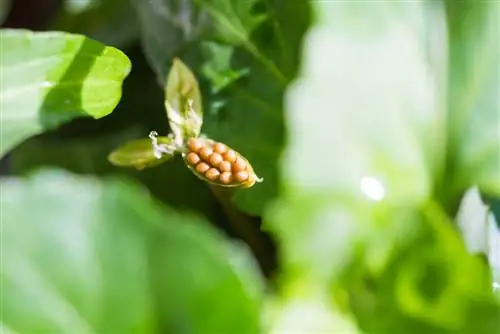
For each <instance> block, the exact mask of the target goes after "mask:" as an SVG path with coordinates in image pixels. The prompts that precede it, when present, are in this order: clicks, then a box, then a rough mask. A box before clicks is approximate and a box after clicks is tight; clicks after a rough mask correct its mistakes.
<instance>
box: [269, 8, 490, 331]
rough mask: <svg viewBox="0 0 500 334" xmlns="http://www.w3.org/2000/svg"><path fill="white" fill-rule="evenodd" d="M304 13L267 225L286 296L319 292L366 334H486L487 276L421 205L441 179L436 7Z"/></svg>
mask: <svg viewBox="0 0 500 334" xmlns="http://www.w3.org/2000/svg"><path fill="white" fill-rule="evenodd" d="M314 8H315V12H316V17H317V22H316V24H315V25H314V27H313V28H312V29H311V30H310V31H309V33H308V35H307V38H306V40H305V42H304V47H303V59H302V69H301V76H300V78H299V79H298V80H297V81H296V82H295V83H294V84H293V86H292V87H291V88H289V89H288V91H287V99H286V111H287V113H286V121H287V126H288V135H289V146H288V148H287V150H286V152H285V154H284V156H283V159H282V160H283V161H282V171H283V179H284V180H283V194H282V195H283V196H282V198H281V199H280V201H278V202H277V203H276V204H275V206H274V207H273V209H272V210H270V211H269V214H268V217H267V220H268V224H267V226H268V228H269V229H271V230H272V231H274V233H275V234H276V235H277V237H278V238H279V240H280V241H281V242H282V262H283V265H284V281H285V282H286V286H288V289H287V290H286V291H287V293H288V296H287V297H288V298H290V295H292V296H294V295H295V296H297V297H296V298H297V299H300V298H304V297H303V296H304V295H306V296H314V295H316V294H323V293H325V291H329V294H330V297H331V301H332V302H334V303H335V304H336V305H337V306H339V307H344V308H345V309H346V310H349V311H351V312H353V313H354V314H355V316H356V318H357V321H358V324H359V326H360V327H361V329H362V330H363V331H364V332H368V333H418V332H425V333H469V332H471V331H472V328H476V329H477V332H480V333H488V331H490V332H491V331H492V330H494V328H495V325H496V324H495V322H496V321H497V317H496V316H497V314H498V312H499V311H500V309H499V308H498V305H497V304H495V302H494V300H493V298H492V294H491V281H490V275H489V273H488V271H487V268H486V266H485V265H484V264H482V263H481V262H479V261H478V260H477V259H476V258H474V257H471V256H469V255H468V254H467V251H466V249H465V247H464V245H463V243H462V241H461V240H460V238H459V235H458V234H457V233H456V231H455V230H454V229H453V228H452V226H451V219H450V218H449V217H447V216H446V214H445V213H444V211H443V210H442V208H441V206H440V205H439V204H436V203H435V202H434V201H433V200H432V199H431V196H432V195H433V194H434V186H435V181H436V180H437V179H439V178H440V177H442V175H443V174H445V173H443V169H444V166H445V163H444V162H445V161H444V153H445V150H444V143H445V142H446V123H445V115H446V103H445V102H446V96H445V92H446V89H445V88H446V87H445V83H446V81H445V80H444V79H443V78H445V75H446V72H445V70H446V45H445V44H443V43H442V40H443V38H445V37H446V34H445V31H446V27H445V25H444V24H443V23H444V18H445V14H444V8H443V6H442V4H441V3H439V2H433V3H426V2H419V3H412V4H408V3H401V2H399V3H398V2H391V3H389V2H385V3H381V2H376V3H363V4H361V3H355V2H327V1H325V2H314ZM429 27H432V29H430V28H429ZM436 36H437V37H436ZM445 40H446V39H445ZM436 41H438V43H436ZM311 321H312V322H314V321H317V322H321V321H323V318H322V317H321V316H317V317H315V318H314V319H311Z"/></svg>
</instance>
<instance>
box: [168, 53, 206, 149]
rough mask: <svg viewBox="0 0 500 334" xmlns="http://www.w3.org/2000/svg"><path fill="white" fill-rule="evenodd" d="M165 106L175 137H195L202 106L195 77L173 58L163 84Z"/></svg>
mask: <svg viewBox="0 0 500 334" xmlns="http://www.w3.org/2000/svg"><path fill="white" fill-rule="evenodd" d="M165 108H166V110H167V116H168V121H169V124H170V128H171V129H172V132H173V134H174V136H175V137H176V138H183V139H187V138H190V137H197V136H198V135H199V134H200V131H201V126H202V124H203V106H202V102H201V93H200V89H199V85H198V81H197V80H196V77H195V76H194V74H193V73H192V72H191V70H190V69H189V68H188V67H187V66H186V65H185V64H184V63H183V62H182V61H181V60H180V59H178V58H174V60H173V64H172V67H171V69H170V72H169V75H168V78H167V83H166V86H165Z"/></svg>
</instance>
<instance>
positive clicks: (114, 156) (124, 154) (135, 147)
mask: <svg viewBox="0 0 500 334" xmlns="http://www.w3.org/2000/svg"><path fill="white" fill-rule="evenodd" d="M158 144H160V145H161V144H167V145H171V144H172V139H171V138H169V137H158ZM173 157H174V154H165V153H163V155H162V157H161V158H160V159H158V158H157V157H156V156H155V154H154V151H153V146H152V144H151V139H149V138H145V139H136V140H132V141H129V142H126V143H125V144H123V145H121V146H120V147H118V148H116V149H115V150H114V151H113V152H111V153H110V154H109V156H108V160H109V162H111V163H112V164H113V165H115V166H119V167H134V168H136V169H144V168H146V167H154V166H157V165H159V164H162V163H164V162H166V161H168V160H170V159H171V158H173Z"/></svg>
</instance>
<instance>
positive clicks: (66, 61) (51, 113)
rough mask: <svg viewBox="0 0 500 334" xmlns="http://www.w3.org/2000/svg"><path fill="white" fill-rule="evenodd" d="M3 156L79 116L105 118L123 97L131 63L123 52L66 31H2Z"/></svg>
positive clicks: (1, 105) (1, 99)
mask: <svg viewBox="0 0 500 334" xmlns="http://www.w3.org/2000/svg"><path fill="white" fill-rule="evenodd" d="M0 42H1V43H2V48H1V50H0V56H1V57H0V58H1V63H0V79H1V81H2V86H1V87H0V108H1V110H2V115H1V118H2V125H3V131H2V147H1V148H0V156H3V155H4V154H5V153H6V152H7V151H8V150H10V149H12V148H13V147H14V146H16V145H18V144H19V143H20V142H22V141H23V140H25V139H26V138H28V137H30V136H33V135H35V134H39V133H41V132H43V131H46V130H49V129H53V128H54V127H56V126H58V125H60V124H62V123H65V122H68V121H69V120H71V119H73V118H76V117H83V116H91V117H93V118H101V117H104V116H106V115H108V114H109V113H111V112H112V111H113V109H114V108H115V107H116V105H117V104H118V101H119V100H120V98H121V87H122V82H123V80H124V79H125V77H126V76H127V75H128V73H129V71H130V66H131V64H130V60H129V59H128V58H127V56H125V55H124V54H123V53H122V52H121V51H119V50H117V49H115V48H112V47H106V46H104V45H102V44H100V43H98V42H96V41H93V40H90V39H88V38H85V37H84V36H81V35H72V34H66V33H62V32H37V33H34V32H30V31H26V30H9V29H7V30H5V29H4V30H2V31H1V32H0Z"/></svg>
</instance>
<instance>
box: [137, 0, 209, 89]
mask: <svg viewBox="0 0 500 334" xmlns="http://www.w3.org/2000/svg"><path fill="white" fill-rule="evenodd" d="M131 1H132V3H133V5H134V6H135V8H136V9H137V13H138V18H139V25H140V27H141V42H142V45H143V47H144V52H145V54H146V57H147V59H148V61H149V63H150V64H151V67H152V68H153V69H154V71H155V73H156V74H157V76H158V82H159V84H160V86H161V87H164V86H165V83H166V78H167V73H168V71H169V70H170V67H171V65H172V60H173V58H174V57H178V58H180V59H182V60H183V62H184V63H186V64H188V65H190V64H194V63H196V62H197V61H199V60H200V55H199V50H198V45H197V44H196V43H197V42H198V41H199V39H200V37H201V35H202V34H203V33H205V32H206V31H207V29H208V25H209V20H208V16H207V14H206V12H204V11H203V10H201V9H200V8H198V7H197V6H196V5H194V3H193V2H192V1H184V0H148V1H144V0H131Z"/></svg>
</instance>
